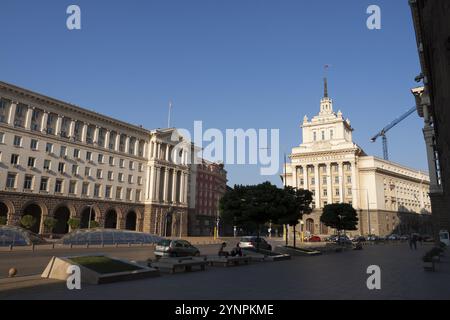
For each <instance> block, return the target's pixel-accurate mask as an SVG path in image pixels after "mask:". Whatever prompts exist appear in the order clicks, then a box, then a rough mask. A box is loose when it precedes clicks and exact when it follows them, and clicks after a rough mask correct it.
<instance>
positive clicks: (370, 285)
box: [366, 265, 381, 290]
mask: <svg viewBox="0 0 450 320" xmlns="http://www.w3.org/2000/svg"><path fill="white" fill-rule="evenodd" d="M367 274H369V275H370V276H369V278H367V282H366V285H367V289H369V290H381V268H380V267H379V266H377V265H372V266H369V267H368V268H367Z"/></svg>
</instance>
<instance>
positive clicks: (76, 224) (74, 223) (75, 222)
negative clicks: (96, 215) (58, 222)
mask: <svg viewBox="0 0 450 320" xmlns="http://www.w3.org/2000/svg"><path fill="white" fill-rule="evenodd" d="M67 224H68V225H69V227H70V228H71V229H72V230H76V229H79V228H80V219H78V218H70V219H69V221H67Z"/></svg>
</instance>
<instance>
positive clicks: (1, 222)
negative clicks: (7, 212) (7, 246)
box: [0, 216, 8, 226]
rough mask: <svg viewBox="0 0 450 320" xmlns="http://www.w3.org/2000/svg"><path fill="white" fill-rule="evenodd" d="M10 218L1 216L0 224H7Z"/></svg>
mask: <svg viewBox="0 0 450 320" xmlns="http://www.w3.org/2000/svg"><path fill="white" fill-rule="evenodd" d="M7 223H8V218H7V217H6V216H0V226H6V224H7Z"/></svg>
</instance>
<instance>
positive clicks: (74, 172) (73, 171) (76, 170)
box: [72, 164, 78, 176]
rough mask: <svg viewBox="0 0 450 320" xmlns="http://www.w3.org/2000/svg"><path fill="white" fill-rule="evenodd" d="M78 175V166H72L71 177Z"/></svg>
mask: <svg viewBox="0 0 450 320" xmlns="http://www.w3.org/2000/svg"><path fill="white" fill-rule="evenodd" d="M77 174H78V166H77V165H76V164H73V165H72V175H74V176H76V175H77Z"/></svg>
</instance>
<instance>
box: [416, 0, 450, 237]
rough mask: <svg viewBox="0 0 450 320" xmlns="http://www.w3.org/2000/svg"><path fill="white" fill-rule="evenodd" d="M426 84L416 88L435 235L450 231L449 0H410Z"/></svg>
mask: <svg viewBox="0 0 450 320" xmlns="http://www.w3.org/2000/svg"><path fill="white" fill-rule="evenodd" d="M410 5H411V9H412V16H413V21H414V28H415V31H416V39H417V48H418V53H419V58H420V63H421V67H422V74H421V75H420V78H421V80H423V84H424V86H423V87H420V88H416V89H413V90H412V91H413V94H414V96H415V97H416V104H417V110H418V113H419V116H421V117H423V118H424V129H423V133H424V138H425V144H426V148H427V149H426V151H427V155H428V167H429V171H430V179H431V187H430V197H431V205H432V207H433V221H434V233H435V237H436V238H437V237H438V233H439V231H440V230H447V231H450V188H449V186H450V145H449V141H450V112H449V111H448V110H449V105H450V90H449V88H450V19H449V16H450V2H449V1H447V0H434V1H431V0H415V1H410Z"/></svg>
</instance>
